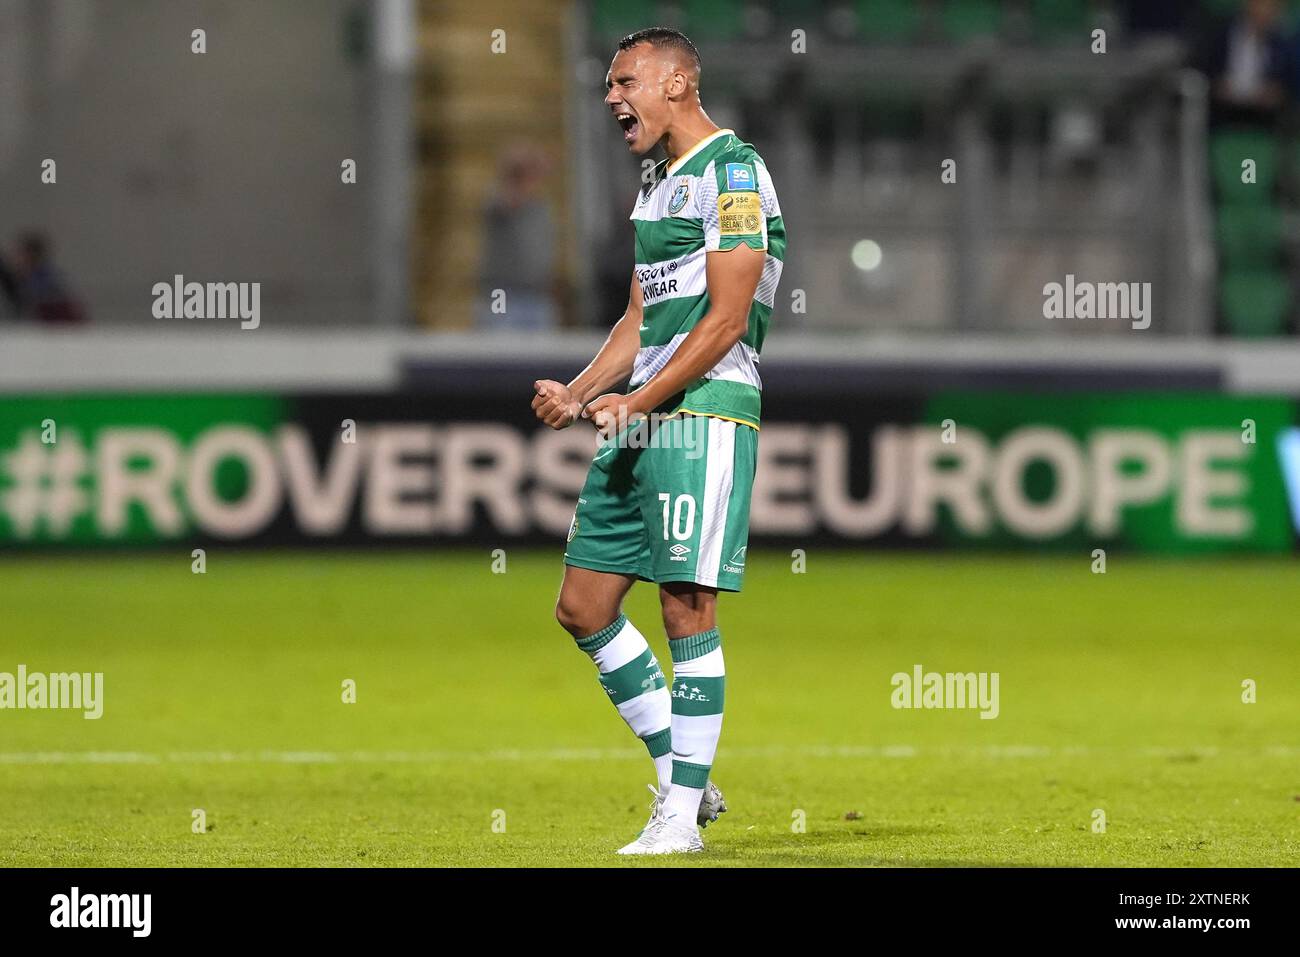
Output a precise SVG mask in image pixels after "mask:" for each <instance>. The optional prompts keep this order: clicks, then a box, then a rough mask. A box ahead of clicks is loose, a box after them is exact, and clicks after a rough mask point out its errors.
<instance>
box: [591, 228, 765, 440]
mask: <svg viewBox="0 0 1300 957" xmlns="http://www.w3.org/2000/svg"><path fill="white" fill-rule="evenodd" d="M766 259H767V250H766V249H755V248H754V247H753V246H750V245H748V244H746V243H741V244H740V245H738V246H734V247H733V248H731V249H727V250H718V251H714V252H710V253H707V254H706V255H705V261H704V276H705V281H706V282H707V284H708V289H709V311H708V312H706V313H705V314H704V317H703V318H702V319H700V321H699V322H697V323H696V324H695V328H693V329H692V330H691V331H690V332H689V333H687V334H686V338H685V339H683V340H682V344H681V345H680V346H678V347H677V351H676V352H674V353H673V357H672V358H671V359H669V360H668V362H667V363H666V364H665V365H664V367H663V368H662V369H660V370H659V372H658V373H657V374H656V375H654V376H652V377H651V378H650V379H649V380H647V381H646V382H645V383H644V384H643V385H642V386H641V387H640V388H638V389H635V390H634V391H632V392H629V393H628V394H627V395H626V396H622V395H616V394H613V393H610V394H608V395H602V396H601V397H600V398H598V399H595V400H593V401H592V402H591V403H590V404H588V405H587V407H586V408H585V409H584V410H583V412H582V414H583V416H584V417H585V418H593V419H594V418H595V416H596V413H598V412H602V411H608V412H612V413H613V414H614V415H615V416H619V415H620V411H619V408H618V407H619V406H623V407H625V409H626V412H625V414H626V415H628V416H631V415H636V414H638V413H642V414H649V413H650V412H651V411H652V410H653V409H656V408H658V407H659V406H660V405H662V404H663V403H665V402H667V401H668V400H669V399H670V398H672V396H674V395H676V394H677V393H679V392H681V391H682V390H683V389H685V388H686V387H687V386H688V385H690V384H691V383H692V382H694V381H695V380H696V379H699V378H700V377H701V376H703V375H704V374H705V373H706V372H708V371H709V370H710V369H712V368H713V367H714V366H716V365H717V364H718V362H719V360H721V359H722V357H723V356H725V355H726V354H727V353H728V352H729V351H731V347H732V346H734V345H735V344H736V343H737V342H739V341H740V340H741V339H742V338H743V337H744V335H745V332H746V330H747V329H748V328H749V309H750V306H751V305H752V304H753V302H754V293H755V291H756V290H757V289H758V282H759V280H760V279H762V278H763V264H764V262H765V261H766ZM597 424H599V423H597Z"/></svg>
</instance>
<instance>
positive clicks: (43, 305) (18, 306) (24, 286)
mask: <svg viewBox="0 0 1300 957" xmlns="http://www.w3.org/2000/svg"><path fill="white" fill-rule="evenodd" d="M0 290H3V292H4V295H5V298H6V299H8V300H9V303H10V305H11V307H12V309H13V312H14V313H15V314H16V315H17V316H18V317H19V318H20V319H36V320H37V321H39V322H45V323H77V322H81V321H82V320H84V319H85V310H84V309H82V307H81V303H80V302H78V301H77V300H76V298H75V297H73V295H72V294H71V293H70V292H69V291H68V288H67V284H66V283H65V282H64V279H63V275H62V273H61V272H60V271H59V269H58V268H57V267H56V266H55V265H54V261H53V258H52V257H51V255H50V247H49V243H48V241H47V240H46V239H45V237H44V236H42V235H41V234H40V233H35V232H33V233H27V234H25V235H23V236H22V237H21V238H20V239H19V240H18V248H17V253H16V254H15V255H14V257H13V258H12V259H11V260H9V261H8V262H4V261H0Z"/></svg>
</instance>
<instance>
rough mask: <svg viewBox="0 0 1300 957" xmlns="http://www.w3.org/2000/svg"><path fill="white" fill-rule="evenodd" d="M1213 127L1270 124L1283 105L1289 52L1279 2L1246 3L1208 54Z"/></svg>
mask: <svg viewBox="0 0 1300 957" xmlns="http://www.w3.org/2000/svg"><path fill="white" fill-rule="evenodd" d="M1204 65H1205V72H1206V73H1207V74H1208V75H1209V77H1210V83H1211V98H1212V101H1211V102H1212V106H1211V112H1210V120H1211V122H1212V123H1213V124H1215V125H1224V124H1245V125H1252V126H1272V125H1273V123H1274V122H1275V121H1276V120H1277V118H1278V116H1279V115H1280V114H1281V112H1282V110H1283V108H1284V107H1285V106H1286V90H1287V83H1288V81H1289V80H1290V75H1291V68H1290V53H1289V50H1288V48H1287V41H1286V37H1285V36H1284V34H1283V29H1282V4H1281V0H1245V3H1243V4H1242V8H1241V10H1240V11H1239V12H1238V13H1237V15H1236V16H1234V17H1233V18H1232V19H1231V20H1229V21H1228V22H1227V23H1226V24H1224V25H1223V26H1222V27H1221V28H1220V29H1219V30H1217V31H1216V33H1215V36H1214V37H1213V39H1212V41H1211V43H1210V46H1209V49H1208V50H1207V51H1206V59H1205V64H1204Z"/></svg>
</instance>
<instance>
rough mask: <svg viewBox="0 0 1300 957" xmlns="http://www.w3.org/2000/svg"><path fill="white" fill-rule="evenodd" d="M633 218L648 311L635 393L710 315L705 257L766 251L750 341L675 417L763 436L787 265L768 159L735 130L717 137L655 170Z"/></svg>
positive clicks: (700, 383)
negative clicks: (775, 311)
mask: <svg viewBox="0 0 1300 957" xmlns="http://www.w3.org/2000/svg"><path fill="white" fill-rule="evenodd" d="M631 219H632V223H633V226H634V227H635V229H636V278H637V281H638V282H639V283H640V285H641V298H642V303H643V307H644V313H643V316H644V318H643V320H642V323H641V348H640V350H639V351H638V352H637V356H636V364H635V366H634V368H633V372H632V380H631V386H632V388H636V387H637V386H640V385H642V384H643V383H645V382H646V381H647V380H648V379H649V378H650V377H651V376H653V375H654V374H655V373H657V372H658V371H659V370H660V369H662V368H663V367H664V365H665V364H666V363H667V362H668V360H669V359H670V358H671V357H672V354H673V352H675V351H676V349H677V347H678V345H680V344H681V342H682V340H683V339H685V338H686V335H687V333H689V332H690V331H691V329H693V328H694V327H695V324H696V323H697V322H699V321H700V319H702V318H703V317H704V315H705V314H706V313H707V312H708V311H709V295H708V289H707V286H706V283H705V273H704V260H705V255H706V254H707V253H709V252H714V251H718V250H726V249H733V248H735V247H736V246H739V245H740V244H741V243H744V244H745V245H747V246H749V247H751V248H753V249H762V250H766V251H767V261H766V263H765V264H764V266H763V276H762V278H761V279H760V280H759V283H758V288H757V290H755V292H754V301H753V302H752V303H750V307H749V326H748V328H747V329H746V331H745V335H744V337H743V338H742V339H741V340H740V341H739V342H737V343H736V345H735V346H734V347H733V348H732V349H731V351H730V352H728V353H727V354H726V355H725V356H723V357H722V359H721V360H719V362H718V364H717V365H716V366H714V367H713V369H711V370H710V371H709V372H708V373H707V374H706V375H705V376H704V377H703V378H700V379H697V380H696V381H695V382H693V383H691V384H690V385H689V386H687V388H686V391H685V393H684V395H682V396H681V398H680V400H677V399H674V401H673V403H672V406H671V409H670V410H669V411H672V412H678V411H680V412H691V413H694V414H696V415H709V416H716V417H718V418H722V419H730V420H731V421H734V422H739V423H741V424H743V425H748V426H752V427H753V428H755V429H757V428H758V427H759V412H760V410H761V406H762V401H761V400H762V383H761V382H760V380H759V376H758V357H759V352H760V351H761V350H762V348H763V339H764V338H765V337H766V335H767V325H768V322H769V320H770V319H771V316H772V306H773V304H774V302H775V299H776V286H777V283H778V282H779V281H780V279H781V264H782V261H783V260H784V259H785V224H784V223H783V222H782V220H781V207H780V205H779V204H778V203H777V200H776V190H775V189H773V187H772V177H771V176H769V175H768V172H767V167H766V166H765V165H764V163H763V160H762V159H761V158H760V157H759V155H758V154H757V153H756V152H754V148H753V147H752V146H750V145H749V144H748V143H743V142H741V141H740V139H738V138H737V137H736V135H735V133H733V132H732V131H731V130H718V131H717V132H716V133H714V134H712V135H711V136H707V137H705V138H704V139H702V140H701V141H700V142H699V143H697V144H695V146H694V147H693V148H692V149H690V150H689V151H688V152H687V153H685V154H684V155H682V156H680V157H678V158H677V160H676V162H674V163H672V164H671V165H670V164H669V163H668V161H667V160H664V161H663V162H661V163H660V164H659V165H658V166H656V167H655V169H654V176H653V178H652V179H651V180H650V182H649V184H647V185H646V186H645V187H643V188H642V190H641V195H640V196H639V197H638V199H637V204H636V207H635V209H633V210H632V216H631Z"/></svg>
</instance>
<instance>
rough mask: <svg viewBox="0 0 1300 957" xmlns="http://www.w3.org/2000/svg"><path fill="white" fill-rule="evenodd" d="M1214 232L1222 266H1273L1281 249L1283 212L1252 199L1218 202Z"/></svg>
mask: <svg viewBox="0 0 1300 957" xmlns="http://www.w3.org/2000/svg"><path fill="white" fill-rule="evenodd" d="M1217 235H1218V241H1219V254H1220V256H1221V257H1222V259H1223V262H1224V265H1225V266H1229V267H1233V268H1242V267H1249V268H1259V267H1268V266H1273V265H1275V264H1276V263H1277V261H1278V257H1279V255H1280V254H1281V252H1282V213H1281V211H1280V210H1279V209H1278V208H1277V207H1276V206H1269V205H1263V204H1255V203H1252V204H1230V205H1224V206H1220V207H1219V221H1218V227H1217Z"/></svg>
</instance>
